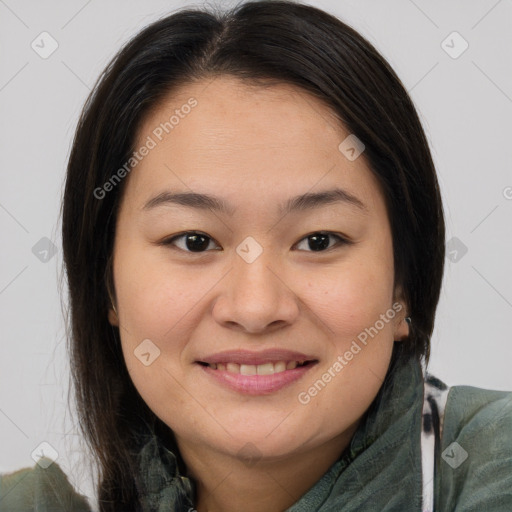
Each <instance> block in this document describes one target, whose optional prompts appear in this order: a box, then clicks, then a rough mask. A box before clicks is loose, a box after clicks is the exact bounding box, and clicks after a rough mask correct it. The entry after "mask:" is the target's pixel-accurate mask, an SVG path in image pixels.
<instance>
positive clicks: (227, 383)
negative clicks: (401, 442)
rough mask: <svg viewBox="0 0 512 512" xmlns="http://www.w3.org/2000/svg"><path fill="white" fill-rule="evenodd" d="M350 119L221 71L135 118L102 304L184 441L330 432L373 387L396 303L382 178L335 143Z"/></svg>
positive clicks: (399, 328)
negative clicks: (132, 161) (132, 156)
mask: <svg viewBox="0 0 512 512" xmlns="http://www.w3.org/2000/svg"><path fill="white" fill-rule="evenodd" d="M186 105H189V108H188V107H186ZM172 115H174V118H171V116H172ZM170 119H171V121H169V120H170ZM165 123H167V125H166V124H165ZM163 127H164V128H163ZM167 132H168V133H167ZM349 135H350V134H349V132H347V131H346V130H344V129H343V127H342V125H341V124H340V123H339V122H338V121H337V120H336V119H335V117H334V116H333V114H332V113H331V112H330V110H329V109H328V108H327V107H325V106H324V105H323V104H321V103H320V102H319V101H318V100H317V99H315V98H314V97H312V96H309V95H308V94H307V93H304V92H302V91H301V90H299V89H296V88H294V87H292V86H289V85H282V84H280V85H273V86H271V87H268V88H263V87H257V86H252V85H247V84H244V83H242V82H240V81H237V80H236V79H233V78H228V77H221V78H216V79H215V80H208V81H199V82H195V83H194V84H189V85H186V86H183V87H182V88H181V89H180V90H178V91H175V92H173V94H172V96H169V97H168V98H166V100H165V101H163V102H162V103H161V104H159V105H158V107H157V108H155V109H154V110H153V111H152V112H151V113H150V115H148V116H147V118H146V119H145V120H144V122H143V124H142V125H141V126H140V129H139V132H138V138H137V142H136V144H135V147H136V148H141V147H142V146H146V147H147V148H150V149H148V151H144V150H142V151H140V153H141V154H142V153H145V156H143V157H141V160H140V161H139V162H138V163H137V165H136V166H135V167H134V168H133V170H132V171H131V172H130V174H129V175H128V177H127V178H125V179H127V180H128V181H127V183H126V184H125V185H126V188H125V191H124V195H123V198H122V201H121V205H120V210H119V215H118V221H117V226H116V236H115V244H114V264H113V271H114V286H115V296H116V310H117V314H115V313H114V312H113V311H110V312H109V319H110V322H111V323H112V324H113V325H118V326H119V328H120V335H121V343H122V350H123V354H124V358H125V361H126V365H127V368H128V371H129V373H130V376H131V378H132V380H133V382H134V384H135V386H136V388H137V390H138V391H139V393H140V395H141V396H142V397H143V399H144V400H145V401H146V403H147V404H148V406H149V407H150V408H151V409H152V411H153V412H154V413H155V414H156V415H157V416H158V417H159V418H160V419H161V420H162V421H164V422H165V423H166V424H167V425H168V426H169V427H170V428H171V429H172V430H173V431H174V433H175V435H176V438H177V441H178V445H179V446H180V451H181V450H183V451H186V449H187V447H190V446H195V447H197V449H198V450H200V449H203V450H204V452H205V453H206V452H211V451H214V452H216V453H222V454H224V455H228V456H234V457H237V456H241V454H242V455H243V450H244V446H247V445H246V443H251V445H252V446H253V447H256V448H255V449H256V450H257V452H258V456H259V457H262V458H268V459H271V458H272V457H273V458H283V457H286V456H289V455H297V454H300V453H301V452H305V451H307V450H313V449H316V447H318V446H321V445H324V446H325V445H327V444H329V443H335V442H336V440H337V439H340V438H341V437H342V436H343V435H346V433H347V432H348V431H349V430H350V429H351V428H353V426H354V425H356V424H357V422H358V421H359V419H360V418H361V416H362V415H363V413H364V412H365V411H366V409H367V408H368V407H369V405H370V404H371V402H372V400H373V399H374V397H375V396H376V394H377V392H378V390H379V388H380V387H381V385H382V381H383V378H384V376H385V374H386V371H387V369H388V365H389V362H390V358H391V352H392V348H393V343H394V341H395V340H396V341H398V340H401V339H403V338H404V337H405V336H407V334H408V330H407V324H406V323H405V322H404V321H403V319H404V317H405V316H406V305H405V304H404V303H403V302H400V301H401V295H400V293H399V291H398V290H394V289H393V282H394V274H393V247H392V237H391V231H390V225H389V219H388V215H387V212H386V206H385V201H384V196H383V194H382V191H381V189H380V188H379V184H378V182H377V180H376V178H375V177H374V175H373V174H372V172H371V171H370V168H369V166H368V164H367V163H366V161H365V157H364V152H363V153H362V154H361V155H360V156H359V157H358V158H356V159H353V158H348V157H347V156H353V155H352V154H351V152H350V151H348V152H346V151H345V152H343V151H342V150H340V149H339V145H340V143H342V142H343V141H344V140H345V139H346V137H347V136H349ZM151 141H152V142H151ZM343 147H344V146H342V148H343ZM172 194H174V195H175V194H182V195H181V196H179V197H176V196H174V199H173V197H171V195H172ZM190 194H201V195H207V196H212V197H213V196H214V197H215V200H212V199H207V198H206V199H205V198H204V197H202V196H191V195H190ZM301 196H303V197H302V198H301ZM297 198H299V199H297Z"/></svg>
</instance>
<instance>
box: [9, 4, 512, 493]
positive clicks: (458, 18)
mask: <svg viewBox="0 0 512 512" xmlns="http://www.w3.org/2000/svg"><path fill="white" fill-rule="evenodd" d="M309 3H310V4H312V5H315V6H317V7H320V8H323V9H325V10H327V11H329V12H331V13H333V14H335V15H337V16H339V17H340V18H341V19H343V20H344V21H346V22H347V23H348V24H349V25H351V26H353V27H354V28H356V29H357V30H359V31H360V32H361V33H362V34H363V35H364V36H366V37H367V38H368V39H369V40H370V41H371V42H372V43H373V44H374V45H375V46H376V47H377V49H379V50H380V51H381V53H382V54H383V55H384V57H385V58H387V59H388V61H389V62H390V64H391V66H392V67H393V68H394V69H395V70H396V72H397V74H398V75H399V76H400V78H401V79H402V81H403V83H404V85H405V86H406V88H407V89H408V91H409V92H410V94H411V96H412V99H413V101H414V103H415V105H416V107H417V109H418V111H419V114H420V118H421V120H422V123H423V126H424V128H425V131H426V133H427V137H428V139H429V142H430V144H431V149H432V153H433V157H434V161H435V163H436V166H437V170H438V173H439V180H440V184H441V188H442V192H443V198H444V204H445V209H446V222H447V240H451V239H452V238H453V237H456V238H457V239H458V240H456V241H455V242H454V241H451V242H449V247H450V252H451V254H450V255H449V258H448V259H447V261H446V264H447V266H446V274H445V280H444V286H443V290H442V294H441V300H440V305H439V309H438V315H437V321H436V329H435V333H434V336H433V340H432V359H431V365H430V371H431V372H432V373H434V374H435V375H436V376H438V377H440V378H441V379H443V380H444V381H445V382H446V383H448V384H449V385H456V384H467V385H473V386H478V387H485V388H493V389H501V390H512V373H511V372H510V361H511V353H512V350H511V337H510V325H511V319H512V314H511V313H512V270H511V265H510V262H511V261H512V258H511V254H512V222H511V219H512V171H511V169H512V165H511V164H512V153H511V151H510V147H511V145H512V124H511V114H512V73H511V68H512V66H511V62H512V25H511V21H512V3H511V2H510V1H507V0H500V1H496V0H485V1H484V0H481V1H467V0H465V1H463V0H461V1H453V0H451V1H446V0H440V1H432V0H429V1H426V0H423V1H420V0H415V1H412V0H392V1H389V0H386V1H377V0H357V1H356V0H353V1H339V0H338V1H335V0H330V1H328V0H324V1H310V2H309ZM233 4H234V2H222V1H218V2H216V5H222V6H223V5H233ZM185 5H191V6H201V5H204V3H201V2H196V3H190V2H176V1H157V0H152V1H145V2H142V1H138V2H135V1H126V0H123V1H121V0H116V1H112V0H111V1H103V2H100V1H99V0H89V1H86V0H85V1H84V0H80V1H69V0H68V1H66V2H64V1H46V2H36V1H30V2H29V1H27V0H25V1H23V0H22V1H16V2H15V1H14V0H0V52H1V57H0V58H1V61H0V62H1V66H0V109H1V117H0V119H1V121H0V123H1V124H0V136H1V141H2V151H1V152H0V168H1V188H0V226H1V232H2V247H3V249H2V264H1V267H0V311H1V313H0V315H1V317H0V325H1V326H2V340H1V344H0V390H1V395H0V432H1V436H0V455H1V456H0V472H6V471H12V470H15V469H18V468H20V467H24V466H33V465H34V461H33V460H32V458H31V453H32V452H33V450H34V449H35V448H36V447H37V446H38V445H39V444H40V443H41V442H43V441H46V442H48V443H50V445H51V446H53V447H54V448H55V450H57V452H58V459H57V461H58V463H59V464H60V465H61V467H62V468H63V469H64V470H65V472H66V473H68V474H69V476H70V479H71V481H72V482H73V483H74V484H75V485H76V486H77V487H79V489H80V491H81V492H83V493H85V494H88V495H91V494H92V487H91V481H90V480H91V474H90V468H89V466H88V465H87V462H86V460H85V458H84V457H83V455H82V454H83V449H82V447H81V445H80V439H79V436H78V435H77V430H76V428H75V427H74V419H73V416H72V415H71V414H70V413H69V412H67V410H66V403H67V392H68V376H69V372H68V364H67V356H66V351H65V341H64V330H63V322H62V313H61V307H60V299H59V271H60V270H59V269H60V266H61V261H62V260H61V247H60V238H59V222H60V219H59V206H60V205H59V203H60V197H61V191H62V183H63V178H64V170H65V165H66V159H67V157H68V155H69V149H70V144H71V140H72V136H73V132H74V128H75V125H76V122H77V119H78V115H79V112H80V109H81V106H82V105H83V102H84V100H85V98H86V96H87V94H88V93H89V91H90V89H91V88H92V86H93V84H94V82H95V80H96V79H97V77H98V75H99V73H100V72H101V70H102V69H103V68H104V67H105V65H106V64H107V62H108V61H109V60H110V59H111V57H112V56H113V55H114V54H115V52H116V51H117V50H118V49H119V48H120V47H121V45H122V44H123V43H124V42H126V41H127V40H128V39H129V38H130V37H131V36H133V35H134V34H135V33H136V32H137V31H138V30H139V29H140V28H142V27H143V26H145V25H147V24H149V23H150V22H151V21H153V20H155V19H157V18H159V17H161V16H162V15H164V14H166V13H169V12H171V11H173V10H174V9H176V8H178V7H182V6H185ZM43 31H47V32H49V33H50V34H51V36H52V37H53V38H54V39H55V40H56V41H57V43H58V45H59V46H58V48H57V50H56V51H55V52H54V53H53V54H52V55H50V56H49V57H48V58H46V59H43V58H41V57H40V56H39V54H38V53H36V52H35V51H34V50H33V49H32V47H31V43H32V41H34V40H35V42H36V43H38V41H39V44H40V46H41V45H42V43H40V38H39V37H38V36H39V34H41V32H43ZM453 31H457V32H458V33H459V34H460V35H461V36H462V38H464V40H466V41H467V43H468V44H469V47H468V48H467V50H466V51H464V52H463V53H462V54H461V55H458V56H457V58H453V56H450V55H449V54H448V53H447V52H446V51H445V49H444V48H443V46H445V47H446V45H449V46H451V47H452V48H451V50H450V49H449V48H448V50H449V51H451V52H452V55H453V52H456V53H459V52H460V50H461V49H462V48H463V47H462V45H461V44H462V41H461V40H460V39H459V40H458V39H456V38H455V39H454V38H453V36H451V37H450V38H448V39H447V40H446V38H447V37H448V36H449V35H450V34H451V33H452V32H453ZM444 40H446V42H445V43H444V45H443V46H442V42H443V41H444ZM44 47H45V48H46V49H48V48H50V43H49V40H46V43H45V46H44ZM44 237H46V238H48V239H50V240H51V241H52V243H53V244H55V248H56V254H55V255H54V256H53V257H52V253H51V252H49V253H46V254H45V253H44V252H43V250H44V249H47V248H48V242H47V241H45V240H43V241H42V242H41V241H40V240H41V239H42V238H44ZM462 244H463V245H462ZM34 247H35V249H33V248H34ZM464 247H465V248H466V249H467V252H466V253H465V254H464V250H465V249H464ZM461 248H462V250H461ZM45 258H46V259H48V261H46V262H45V261H44V260H45ZM64 300H65V295H64Z"/></svg>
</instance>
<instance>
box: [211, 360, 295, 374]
mask: <svg viewBox="0 0 512 512" xmlns="http://www.w3.org/2000/svg"><path fill="white" fill-rule="evenodd" d="M299 364H302V363H299V362H298V361H288V362H287V361H278V362H276V363H265V364H237V363H217V364H215V363H212V364H209V365H208V366H209V367H210V368H213V369H214V370H227V371H228V372H231V373H240V374H241V375H273V374H274V373H280V372H284V371H285V370H293V369H294V368H296V367H297V366H298V365H299Z"/></svg>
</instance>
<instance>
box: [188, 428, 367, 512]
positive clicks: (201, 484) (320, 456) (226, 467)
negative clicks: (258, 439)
mask: <svg viewBox="0 0 512 512" xmlns="http://www.w3.org/2000/svg"><path fill="white" fill-rule="evenodd" d="M358 423H359V422H357V423H355V424H354V425H352V426H351V427H350V428H349V429H347V430H346V431H345V432H343V433H342V434H340V435H339V436H337V437H336V438H334V439H331V440H329V441H328V442H326V443H324V444H322V445H320V446H315V447H314V448H313V449H310V450H309V451H301V452H300V453H294V454H292V455H289V456H285V457H282V458H279V459H275V458H274V459H272V458H270V457H262V458H261V459H258V458H254V459H253V460H252V461H251V460H247V459H245V460H244V458H243V457H237V456H236V455H235V456H231V455H226V454H225V453H219V452H215V451H213V450H211V448H209V447H205V446H204V445H200V446H199V445H192V444H188V443H187V441H185V440H183V439H179V438H178V445H179V449H180V452H181V454H182V456H183V459H184V461H185V463H186V465H187V469H188V474H189V475H190V476H191V477H192V478H193V479H194V481H195V482H196V497H195V501H196V509H197V512H238V511H240V510H244V511H245V512H280V511H283V510H286V509H287V508H289V507H290V506H291V505H293V504H294V503H296V502H297V501H298V500H299V498H300V497H301V496H302V495H303V494H305V493H306V491H308V490H309V489H310V488H311V487H313V486H314V484H315V483H316V482H317V481H318V480H319V479H320V478H321V477H322V476H323V475H324V473H325V472H326V471H327V470H328V469H329V468H330V467H331V465H332V464H334V462H335V461H336V460H337V459H338V458H339V457H340V455H341V453H342V452H343V451H344V450H345V448H346V447H347V446H348V445H349V443H350V440H351V439H352V436H353V434H354V432H355V431H356V429H357V425H358ZM254 450H255V451H256V450H257V448H255V449H254ZM249 451H250V450H248V452H249Z"/></svg>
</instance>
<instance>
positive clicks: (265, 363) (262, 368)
mask: <svg viewBox="0 0 512 512" xmlns="http://www.w3.org/2000/svg"><path fill="white" fill-rule="evenodd" d="M317 362H318V360H317V359H315V358H314V357H312V356H308V355H306V354H301V353H298V352H291V351H289V350H280V349H273V350H265V351H261V352H250V351H245V350H236V351H228V352H221V353H218V354H214V355H212V356H208V357H204V358H202V359H201V360H198V361H197V363H199V364H200V365H201V367H202V368H203V370H204V371H205V372H206V373H207V375H208V376H210V377H213V378H214V379H215V380H216V381H217V382H218V383H220V384H222V385H224V386H227V387H228V388H230V389H232V390H235V391H238V392H241V393H245V394H251V395H260V394H269V393H273V392H275V391H277V390H279V389H281V388H283V387H284V386H286V385H288V384H290V383H291V382H294V381H296V380H297V379H299V378H300V377H302V376H303V375H304V374H305V373H306V372H307V371H309V369H310V368H312V367H313V366H314V364H316V363H317Z"/></svg>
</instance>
